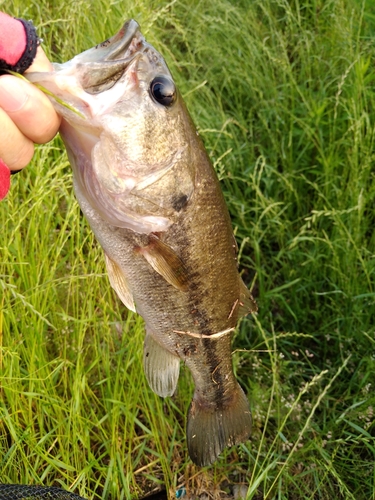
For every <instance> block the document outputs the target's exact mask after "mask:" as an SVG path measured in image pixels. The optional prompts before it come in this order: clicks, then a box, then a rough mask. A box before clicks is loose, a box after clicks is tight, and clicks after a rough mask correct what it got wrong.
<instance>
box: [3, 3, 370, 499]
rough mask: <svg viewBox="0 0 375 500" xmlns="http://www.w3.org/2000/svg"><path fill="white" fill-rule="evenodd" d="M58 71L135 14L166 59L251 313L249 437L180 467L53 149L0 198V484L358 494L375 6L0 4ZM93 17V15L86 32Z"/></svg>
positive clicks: (133, 320) (242, 357) (361, 484)
mask: <svg viewBox="0 0 375 500" xmlns="http://www.w3.org/2000/svg"><path fill="white" fill-rule="evenodd" d="M0 8H1V9H2V10H5V11H7V12H9V13H11V14H13V15H16V16H21V17H25V18H27V19H33V20H34V22H35V24H36V25H37V27H38V31H39V34H40V36H41V37H42V38H43V39H44V47H45V49H46V51H47V52H48V53H49V55H50V57H51V58H52V59H53V60H58V61H64V60H67V59H68V58H70V57H72V56H73V55H74V54H76V53H78V52H80V51H82V50H84V49H85V48H88V47H91V46H93V45H94V44H96V43H97V42H99V41H101V40H104V39H105V38H107V37H108V36H110V35H111V34H113V33H114V32H115V31H116V30H117V29H118V28H119V26H120V24H121V22H122V21H123V19H124V18H126V17H135V18H136V19H137V20H138V21H139V22H140V24H141V26H142V29H143V32H144V34H145V35H146V36H147V39H148V40H149V41H150V42H151V43H153V44H154V45H155V46H156V47H157V48H158V49H159V50H160V51H161V52H162V53H163V54H164V55H165V57H166V59H167V62H168V64H169V66H170V68H171V70H172V72H173V74H174V75H175V78H176V81H177V83H178V85H179V87H180V89H181V91H182V93H183V95H184V96H185V100H186V102H187V105H188V108H189V109H190V111H191V114H192V116H193V119H194V121H195V123H196V124H197V126H198V129H199V131H200V134H201V136H202V137H203V139H204V142H205V144H206V147H207V149H208V151H209V154H210V155H211V157H212V161H213V163H214V165H215V168H216V170H217V172H218V175H219V177H220V179H221V183H222V187H223V190H224V194H225V197H226V200H227V202H228V206H229V209H230V212H231V216H232V220H233V225H234V229H235V234H236V237H237V239H238V243H239V248H240V266H241V271H242V273H243V277H244V279H245V281H246V282H247V283H248V285H249V286H253V287H254V292H255V295H256V298H257V301H258V304H259V313H258V315H257V317H255V318H247V319H244V320H243V321H242V322H241V324H240V326H239V328H238V332H237V334H236V337H235V341H234V346H233V349H234V354H233V359H234V366H235V370H236V374H237V377H238V379H239V380H240V381H241V384H242V385H243V387H244V388H245V390H246V391H247V393H248V395H249V398H250V401H251V405H252V411H253V417H254V429H253V435H252V438H251V440H250V441H249V442H247V443H245V444H243V445H240V446H237V447H235V448H233V449H231V450H227V451H226V452H225V453H224V454H223V456H222V458H221V459H220V460H219V461H218V462H217V463H216V464H214V465H213V466H212V467H207V468H203V469H199V468H197V467H194V466H193V465H192V464H191V462H190V461H189V459H188V457H187V450H186V442H185V431H184V426H185V414H186V411H187V407H188V404H189V401H190V398H191V394H192V384H191V379H190V376H189V374H188V373H187V372H186V371H185V370H183V374H182V376H181V379H180V382H179V389H178V394H177V395H176V396H175V397H173V398H168V399H166V400H161V399H160V398H158V397H157V396H155V395H154V394H153V393H152V392H151V390H150V389H149V388H148V386H147V383H146V381H145V378H144V375H143V372H142V370H141V364H142V359H141V358H142V356H141V353H142V339H143V324H142V322H141V320H140V319H139V318H138V317H136V316H135V315H133V314H131V313H128V312H126V310H124V308H123V307H122V306H121V305H120V304H119V301H118V300H117V298H116V297H115V294H114V293H113V292H112V290H111V288H110V286H109V283H108V280H107V278H106V276H105V268H104V261H103V257H102V253H101V250H100V249H99V248H98V245H97V244H96V243H95V241H94V238H93V236H92V234H91V232H90V229H89V228H88V225H87V223H86V221H85V220H84V219H83V218H82V216H81V214H80V211H79V208H78V206H77V203H76V201H75V199H74V196H73V194H72V183H71V174H70V167H69V165H68V162H67V158H66V155H65V153H64V152H63V149H62V145H61V142H60V139H59V138H57V139H56V140H55V141H54V142H53V143H50V144H48V145H44V146H40V147H38V148H37V151H36V154H35V157H34V159H33V162H32V164H31V165H30V166H29V168H28V169H27V170H26V171H24V172H23V173H22V174H19V175H18V176H16V177H15V178H12V190H11V193H10V194H9V195H8V197H7V199H6V200H5V201H3V202H2V203H1V205H0V224H1V243H0V249H1V250H0V252H1V253H0V290H1V293H0V304H1V310H0V394H1V403H0V479H1V481H2V482H5V483H28V484H39V483H42V484H45V485H52V484H54V485H64V486H65V487H69V488H71V489H72V490H73V491H75V492H77V493H79V494H81V495H82V496H84V497H87V498H90V499H95V498H104V499H120V498H126V499H127V498H137V497H139V496H142V494H144V493H145V492H148V491H152V490H156V489H158V488H160V487H162V486H163V487H165V488H166V490H167V491H168V492H169V493H170V496H171V498H173V495H174V492H175V491H176V489H177V488H178V487H180V486H181V485H185V486H186V488H187V491H188V492H192V493H199V492H202V491H206V492H209V493H210V495H211V498H215V496H216V497H218V496H219V490H220V488H222V489H223V488H225V487H228V485H231V484H234V483H244V484H246V486H248V492H247V497H246V498H247V499H248V500H250V499H254V500H256V499H257V500H259V499H268V500H271V499H275V500H276V499H277V500H287V499H288V500H291V499H292V500H294V499H296V500H297V499H298V500H300V499H330V500H331V499H333V498H334V499H355V500H358V499H363V500H368V499H371V498H375V488H374V484H375V469H374V464H375V439H374V435H375V432H374V405H375V398H374V387H375V380H374V374H375V336H374V315H375V300H374V298H375V290H374V269H375V258H374V255H375V236H374V226H375V217H374V213H375V212H374V201H375V200H374V198H375V182H374V180H375V179H374V159H375V158H374V139H375V137H374V109H375V94H374V83H375V70H374V56H375V49H374V43H373V39H372V35H373V33H374V28H375V4H374V3H373V2H372V1H371V0H368V1H360V0H346V1H344V0H328V1H327V0H300V1H299V0H289V1H286V0H252V1H250V0H236V1H230V0H217V1H216V2H214V3H212V2H211V1H208V0H192V1H191V2H183V1H182V0H176V1H172V2H165V1H158V2H156V1H154V0H137V1H135V2H130V1H126V0H123V1H120V2H119V1H111V2H104V1H102V0H95V2H89V1H86V0H79V1H78V2H64V3H60V4H56V5H55V4H54V3H53V2H48V1H47V0H41V1H40V2H38V3H36V2H32V1H30V0H25V1H22V2H21V1H20V0H14V1H12V2H9V1H5V2H0ZM98 19H100V23H98Z"/></svg>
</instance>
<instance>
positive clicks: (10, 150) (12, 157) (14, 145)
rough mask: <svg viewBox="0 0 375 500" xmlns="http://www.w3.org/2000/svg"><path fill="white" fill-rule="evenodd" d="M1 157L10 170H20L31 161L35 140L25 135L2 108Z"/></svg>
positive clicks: (0, 123)
mask: <svg viewBox="0 0 375 500" xmlns="http://www.w3.org/2000/svg"><path fill="white" fill-rule="evenodd" d="M0 131H1V141H0V158H1V159H2V160H3V162H4V163H6V164H7V165H8V167H9V168H10V170H19V169H21V168H23V167H25V166H26V165H27V164H28V163H30V161H31V158H32V157H33V154H34V144H33V142H32V141H31V140H30V139H28V138H27V137H25V136H24V135H23V134H22V132H21V131H20V130H19V128H18V127H17V126H16V125H15V124H14V123H13V121H12V120H11V118H10V117H9V116H8V115H7V113H5V111H3V110H2V109H1V108H0Z"/></svg>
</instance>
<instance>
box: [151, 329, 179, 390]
mask: <svg viewBox="0 0 375 500" xmlns="http://www.w3.org/2000/svg"><path fill="white" fill-rule="evenodd" d="M143 365H144V369H145V374H146V378H147V380H148V383H149V385H150V387H151V389H152V390H153V391H154V392H155V393H156V394H157V395H158V396H162V397H163V398H165V397H166V396H172V394H173V393H174V391H175V390H176V386H177V382H178V376H179V373H180V358H178V357H177V356H174V355H173V354H171V353H170V352H169V351H167V350H166V349H164V348H163V347H162V346H161V345H160V344H159V343H158V342H157V341H156V340H155V339H154V338H153V337H152V335H151V334H150V333H149V332H147V333H146V338H145V343H144V349H143Z"/></svg>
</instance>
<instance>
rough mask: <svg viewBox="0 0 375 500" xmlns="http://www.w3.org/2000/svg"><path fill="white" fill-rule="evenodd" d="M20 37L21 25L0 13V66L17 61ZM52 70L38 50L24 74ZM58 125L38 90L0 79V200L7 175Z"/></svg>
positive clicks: (14, 79)
mask: <svg viewBox="0 0 375 500" xmlns="http://www.w3.org/2000/svg"><path fill="white" fill-rule="evenodd" d="M3 26H6V29H5V30H4V29H1V28H2V27H3ZM10 27H11V38H12V39H14V40H15V43H16V46H15V48H14V50H13V53H12V51H11V50H10V48H9V47H10V45H11V44H9V33H10ZM17 30H18V31H17ZM22 36H23V37H24V39H25V40H26V38H25V34H24V28H23V25H22V23H21V22H20V21H18V20H15V19H13V18H11V17H9V16H7V15H6V14H3V13H1V12H0V62H1V60H2V61H6V62H8V61H11V60H12V58H13V60H14V61H17V59H16V58H17V57H18V56H19V53H21V55H22V52H23V50H24V46H25V42H24V41H23V39H22ZM5 37H6V38H7V39H6V43H5V42H4V38H5ZM20 37H21V42H19V39H20ZM2 42H3V43H2ZM22 43H23V46H22ZM20 47H21V51H20ZM22 47H23V49H22ZM17 51H18V54H17ZM11 64H13V62H12V61H11ZM52 70H53V69H52V65H51V63H50V62H49V61H48V59H47V57H46V55H45V54H44V52H43V49H42V48H41V47H40V46H38V48H37V51H36V55H35V58H34V60H33V63H32V64H31V66H30V67H29V68H28V69H27V70H26V72H28V71H52ZM59 125H60V118H59V116H58V115H57V114H56V112H55V110H54V109H53V106H52V104H51V103H50V101H49V99H48V98H47V97H46V96H45V95H44V94H43V93H42V92H41V91H40V90H39V89H38V88H36V87H35V86H34V85H32V84H31V83H28V82H26V81H24V80H22V79H20V78H18V77H16V76H12V75H9V74H5V75H2V76H0V200H1V199H2V198H4V196H5V195H6V194H7V192H8V190H9V184H10V173H11V171H18V170H20V169H22V168H24V167H25V166H26V165H27V164H28V163H29V162H30V160H31V158H32V157H33V154H34V143H38V144H43V143H46V142H48V141H50V140H51V139H52V138H53V137H54V136H55V135H56V133H57V131H58V128H59Z"/></svg>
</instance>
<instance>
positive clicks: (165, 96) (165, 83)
mask: <svg viewBox="0 0 375 500" xmlns="http://www.w3.org/2000/svg"><path fill="white" fill-rule="evenodd" d="M150 93H151V96H152V98H153V99H154V101H156V102H158V103H159V104H162V105H163V106H166V107H168V106H171V105H172V104H173V103H174V101H175V100H176V87H175V85H174V83H173V81H172V80H170V79H169V78H166V77H165V76H157V77H155V78H154V79H153V80H152V82H151V83H150Z"/></svg>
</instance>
